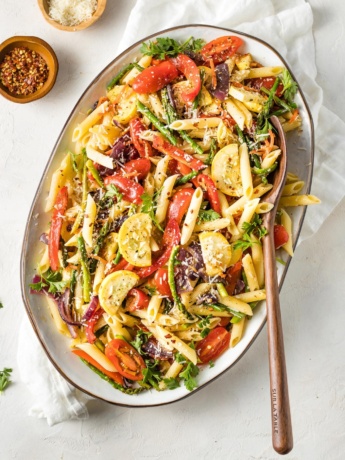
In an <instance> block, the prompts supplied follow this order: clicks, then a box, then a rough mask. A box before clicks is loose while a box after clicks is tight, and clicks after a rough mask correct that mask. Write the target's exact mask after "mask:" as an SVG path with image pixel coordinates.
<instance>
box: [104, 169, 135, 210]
mask: <svg viewBox="0 0 345 460" xmlns="http://www.w3.org/2000/svg"><path fill="white" fill-rule="evenodd" d="M110 184H113V185H116V187H117V188H118V189H119V190H120V192H121V193H122V194H123V198H124V199H125V200H126V201H130V202H131V203H135V204H141V203H142V199H141V198H140V197H141V195H142V194H143V193H144V188H143V187H142V186H141V185H140V184H138V183H137V182H135V181H134V180H131V179H127V177H123V176H120V174H114V175H112V176H107V177H106V178H105V179H104V185H110Z"/></svg>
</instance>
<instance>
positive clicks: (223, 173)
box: [211, 144, 243, 196]
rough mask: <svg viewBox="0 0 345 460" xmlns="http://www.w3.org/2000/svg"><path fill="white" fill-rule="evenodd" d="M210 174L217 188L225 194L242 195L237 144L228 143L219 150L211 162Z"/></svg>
mask: <svg viewBox="0 0 345 460" xmlns="http://www.w3.org/2000/svg"><path fill="white" fill-rule="evenodd" d="M211 175H212V179H213V181H214V183H215V184H216V186H217V188H219V190H221V191H222V192H223V193H225V194H226V195H229V196H242V195H243V189H242V179H241V171H240V157H239V153H238V145H237V144H229V145H227V146H225V147H223V148H222V149H221V150H219V152H218V153H217V154H216V156H215V157H214V159H213V162H212V169H211Z"/></svg>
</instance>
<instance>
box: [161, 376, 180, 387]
mask: <svg viewBox="0 0 345 460" xmlns="http://www.w3.org/2000/svg"><path fill="white" fill-rule="evenodd" d="M163 382H164V383H165V385H166V387H167V388H168V390H175V388H178V387H179V386H180V382H179V381H178V380H177V379H175V378H174V377H170V378H168V379H163Z"/></svg>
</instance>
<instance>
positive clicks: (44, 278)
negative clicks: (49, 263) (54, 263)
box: [29, 268, 67, 294]
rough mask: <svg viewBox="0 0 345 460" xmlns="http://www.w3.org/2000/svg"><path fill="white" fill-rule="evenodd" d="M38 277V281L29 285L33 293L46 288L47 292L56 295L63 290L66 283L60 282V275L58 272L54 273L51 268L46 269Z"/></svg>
mask: <svg viewBox="0 0 345 460" xmlns="http://www.w3.org/2000/svg"><path fill="white" fill-rule="evenodd" d="M40 276H41V280H40V281H38V282H37V283H32V284H30V285H29V287H30V289H32V290H33V291H42V290H43V289H44V288H46V287H47V288H48V292H50V293H52V294H56V293H58V292H63V291H64V290H65V287H66V284H67V283H66V281H62V273H61V272H60V271H55V272H54V271H53V270H52V269H51V268H48V270H47V271H46V272H45V273H43V274H42V275H40Z"/></svg>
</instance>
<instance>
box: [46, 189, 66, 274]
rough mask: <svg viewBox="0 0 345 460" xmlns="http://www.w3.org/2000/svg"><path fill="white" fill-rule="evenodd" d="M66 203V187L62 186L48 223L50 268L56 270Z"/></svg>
mask: <svg viewBox="0 0 345 460" xmlns="http://www.w3.org/2000/svg"><path fill="white" fill-rule="evenodd" d="M67 203H68V189H67V187H62V188H61V189H60V190H59V192H58V194H57V197H56V200H55V205H54V209H53V215H52V220H51V225H50V232H49V245H48V254H49V262H50V268H51V269H52V270H54V271H55V270H58V268H59V264H60V263H59V246H60V235H61V228H62V221H63V217H64V215H65V212H66V209H67Z"/></svg>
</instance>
